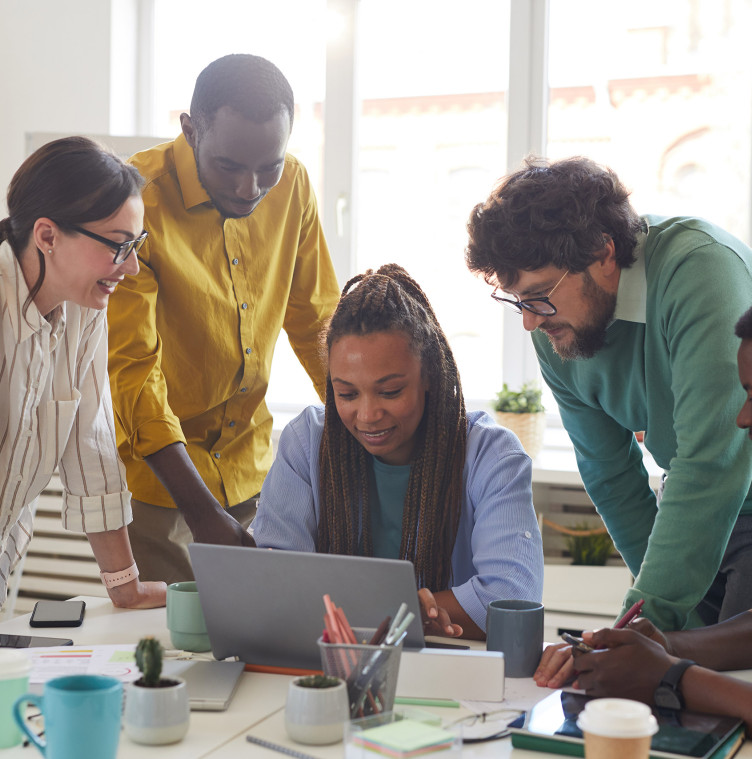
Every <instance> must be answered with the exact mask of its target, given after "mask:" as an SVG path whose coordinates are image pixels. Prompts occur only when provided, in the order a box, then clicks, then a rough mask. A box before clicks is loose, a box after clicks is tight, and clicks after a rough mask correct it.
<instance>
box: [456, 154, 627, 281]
mask: <svg viewBox="0 0 752 759" xmlns="http://www.w3.org/2000/svg"><path fill="white" fill-rule="evenodd" d="M641 226H642V221H641V219H640V217H639V216H638V215H637V213H636V212H635V210H634V209H633V208H632V206H631V204H630V203H629V192H628V190H627V189H626V188H625V187H624V185H623V184H622V183H621V182H620V181H619V178H618V177H617V176H616V174H615V173H614V172H613V171H611V169H608V168H604V167H602V166H599V165H598V164H597V163H595V162H594V161H591V160H590V159H589V158H582V157H574V158H567V159H564V160H562V161H555V162H553V163H550V164H549V163H547V162H546V161H544V160H542V159H539V158H534V157H529V158H527V159H526V160H525V165H524V168H522V169H520V170H519V171H516V172H515V173H514V174H510V175H509V176H507V177H505V178H504V179H502V180H501V182H500V183H499V184H498V185H497V187H496V188H495V189H494V190H493V192H492V193H491V195H490V196H489V198H488V199H487V200H486V201H485V202H483V203H479V204H478V205H477V206H475V208H474V209H473V211H472V213H471V215H470V220H469V221H468V224H467V229H468V232H469V234H470V241H469V243H468V246H467V248H466V249H465V261H466V263H467V265H468V268H469V269H470V271H473V272H476V273H479V274H482V275H483V277H484V278H485V280H486V281H487V282H490V283H492V284H499V285H501V286H502V287H504V288H509V287H512V286H513V285H514V284H515V282H516V281H517V278H518V276H519V272H520V271H535V270H537V269H542V268H543V267H545V266H549V265H553V266H556V267H557V268H559V269H566V270H567V271H571V272H581V271H584V270H585V269H586V268H587V267H588V266H589V265H590V264H591V263H593V261H594V260H595V255H594V254H595V252H597V251H599V250H601V249H602V248H603V246H604V244H605V242H606V241H607V238H608V237H610V238H611V239H612V240H613V241H614V247H615V252H616V253H615V254H616V262H617V264H618V265H619V266H620V267H621V268H622V269H627V268H629V267H630V266H631V265H632V264H633V263H634V261H635V258H634V252H633V251H634V247H635V245H636V243H637V233H638V231H639V230H640V228H641Z"/></svg>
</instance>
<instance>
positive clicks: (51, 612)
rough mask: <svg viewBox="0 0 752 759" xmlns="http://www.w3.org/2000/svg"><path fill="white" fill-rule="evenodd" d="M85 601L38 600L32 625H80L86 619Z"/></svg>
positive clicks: (30, 623)
mask: <svg viewBox="0 0 752 759" xmlns="http://www.w3.org/2000/svg"><path fill="white" fill-rule="evenodd" d="M85 608H86V602H85V601H37V602H36V604H34V611H32V612H31V618H30V619H29V625H30V626H31V627H79V626H80V625H81V623H82V622H83V621H84V609H85Z"/></svg>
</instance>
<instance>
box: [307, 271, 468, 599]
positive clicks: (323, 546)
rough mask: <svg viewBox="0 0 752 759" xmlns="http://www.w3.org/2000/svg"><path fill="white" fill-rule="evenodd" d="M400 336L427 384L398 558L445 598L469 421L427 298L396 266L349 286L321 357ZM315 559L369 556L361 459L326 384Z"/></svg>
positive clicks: (453, 367)
mask: <svg viewBox="0 0 752 759" xmlns="http://www.w3.org/2000/svg"><path fill="white" fill-rule="evenodd" d="M374 332H398V333H400V334H402V335H404V336H405V337H406V338H407V340H408V343H409V345H410V347H411V349H412V350H413V351H414V353H415V355H416V356H417V357H418V358H419V359H420V361H421V367H422V374H423V377H424V379H425V380H426V381H427V384H428V388H429V390H428V393H427V398H426V408H425V411H424V414H423V419H422V421H421V423H420V425H419V426H418V429H417V430H416V433H415V434H416V444H415V453H414V458H413V461H412V462H411V468H410V479H409V483H408V487H407V494H406V496H405V504H404V510H403V514H402V544H401V546H400V554H399V555H400V558H403V559H408V560H409V561H412V562H413V564H414V565H415V575H416V580H417V582H418V586H419V587H427V588H428V589H429V590H431V591H437V590H444V589H446V588H447V587H448V585H449V583H450V580H451V557H452V550H453V548H454V541H455V539H456V537H457V530H458V527H459V520H460V513H461V510H462V493H463V482H462V473H463V467H464V463H465V446H466V441H467V418H466V413H465V401H464V398H463V395H462V387H461V385H460V378H459V373H458V371H457V365H456V363H455V361H454V356H453V355H452V351H451V348H450V347H449V342H448V341H447V339H446V336H445V335H444V332H443V331H442V329H441V327H440V326H439V323H438V321H437V319H436V315H435V314H434V312H433V309H432V308H431V304H430V303H429V302H428V298H426V295H425V293H424V292H423V290H422V289H421V288H420V286H419V285H418V283H417V282H415V281H414V280H413V279H411V278H410V276H409V275H408V274H407V272H406V271H405V270H404V269H403V268H402V267H400V266H398V265H397V264H386V265H385V266H382V267H381V268H380V269H378V271H377V272H376V273H374V272H373V271H372V270H370V269H369V270H368V271H367V272H366V273H365V274H359V275H358V276H356V277H353V278H352V279H351V280H350V281H349V282H348V283H347V284H346V285H345V288H344V290H343V291H342V297H341V298H340V301H339V305H338V306H337V309H336V311H335V312H334V315H333V316H332V318H331V321H330V323H329V327H328V329H327V332H326V349H327V351H331V348H332V345H333V344H334V343H335V342H336V341H337V340H339V339H340V338H342V337H345V336H348V335H358V336H360V335H368V334H372V333H374ZM319 479H320V486H319V487H320V503H321V510H320V516H319V525H318V540H317V550H318V551H319V552H320V553H340V554H356V553H358V552H360V551H362V553H363V554H365V555H366V556H371V555H373V540H372V536H371V524H370V511H369V482H368V480H369V467H368V454H367V452H366V450H365V449H364V448H363V446H362V445H360V443H359V442H358V441H357V440H356V439H355V438H354V437H353V436H352V435H351V434H350V433H349V432H348V430H347V428H346V427H345V425H344V424H343V423H342V421H341V420H340V418H339V415H338V413H337V409H336V406H335V400H334V389H333V387H332V381H331V377H330V376H327V382H326V412H325V422H324V433H323V437H322V440H321V447H320V451H319Z"/></svg>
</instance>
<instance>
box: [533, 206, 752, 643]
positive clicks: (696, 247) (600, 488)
mask: <svg viewBox="0 0 752 759" xmlns="http://www.w3.org/2000/svg"><path fill="white" fill-rule="evenodd" d="M645 221H646V223H647V225H648V234H647V236H646V237H644V236H643V238H642V239H641V240H640V242H639V243H638V249H637V251H636V252H637V253H638V255H640V256H641V257H642V258H643V260H644V265H645V280H646V282H645V283H642V282H640V281H639V280H641V276H640V277H638V278H637V279H638V282H637V283H635V281H634V280H635V277H632V282H631V283H630V287H631V288H632V290H633V292H631V293H630V295H634V289H641V290H642V293H643V297H644V298H645V318H644V322H643V321H628V320H625V319H620V318H618V317H619V314H620V309H619V304H620V302H622V301H623V300H624V299H625V298H626V295H627V293H625V292H624V289H625V288H622V283H621V282H620V287H619V293H618V295H617V311H616V316H617V318H616V319H615V320H614V321H613V323H612V324H611V325H610V327H609V329H608V335H607V343H606V346H605V347H604V348H603V349H602V350H601V351H600V352H599V353H598V354H597V355H595V356H594V357H593V358H590V359H585V360H575V361H566V362H563V361H561V359H559V357H558V356H557V355H556V354H555V353H554V351H553V349H552V348H551V345H550V343H549V340H548V338H547V337H546V336H545V335H544V334H542V333H541V332H540V331H538V330H536V331H535V332H534V333H533V343H534V345H535V349H536V351H537V353H538V359H539V361H540V366H541V370H542V372H543V377H544V378H545V380H546V382H547V383H548V385H549V386H550V388H551V390H552V391H553V394H554V396H555V397H556V400H557V402H558V404H559V410H560V411H561V417H562V421H563V423H564V426H565V428H566V430H567V432H568V433H569V436H570V438H571V440H572V443H573V445H574V448H575V452H576V455H577V464H578V467H579V470H580V475H581V477H582V480H583V482H584V484H585V488H586V490H587V492H588V494H589V495H590V498H591V499H592V501H593V503H594V504H595V506H596V508H597V510H598V512H599V513H600V515H601V516H602V517H603V520H604V522H605V523H606V526H607V527H608V529H609V532H610V533H611V535H612V537H613V539H614V542H615V544H616V547H617V548H618V550H619V552H620V553H621V554H622V556H623V557H624V560H625V562H626V563H627V566H628V567H629V569H630V571H631V572H632V574H633V575H634V576H635V583H634V587H633V588H631V589H630V590H629V591H628V592H627V594H626V597H625V599H624V609H626V608H628V607H629V606H630V605H631V604H632V603H633V602H634V601H636V600H638V599H639V598H644V599H645V606H644V609H643V613H644V614H645V616H647V617H648V618H649V619H651V621H653V623H655V624H656V625H658V626H659V627H660V628H662V629H667V630H672V629H682V628H684V627H691V626H696V625H699V624H701V622H700V620H699V617H698V616H697V614H696V612H693V610H694V607H695V606H696V605H697V604H698V602H699V601H700V600H701V599H702V597H703V596H704V595H705V593H706V591H707V589H708V587H709V585H710V583H711V582H712V580H713V578H714V577H715V575H716V572H717V571H718V567H719V565H720V561H721V559H722V557H723V552H724V550H725V547H726V543H727V541H728V538H729V535H730V533H731V530H732V529H733V526H734V523H735V521H736V518H737V515H738V514H739V513H740V510H741V511H742V512H744V513H752V496H751V495H750V493H749V490H750V483H751V482H752V443H750V441H749V440H747V439H746V435H745V433H744V432H742V431H741V430H739V429H737V427H736V425H735V418H736V415H737V413H738V411H739V409H740V407H741V405H742V403H743V401H744V399H745V398H746V394H745V393H744V391H743V390H742V388H741V386H740V384H739V378H738V373H737V365H736V352H737V350H738V348H739V340H738V338H736V337H735V336H734V324H735V323H736V320H737V319H738V318H739V317H740V316H741V315H742V313H743V312H744V311H746V310H747V309H748V308H749V307H750V306H751V305H752V273H751V271H752V251H751V250H750V249H749V248H748V247H747V246H746V245H744V244H743V243H741V242H740V241H739V240H737V239H736V238H734V237H733V236H731V235H729V234H727V233H726V232H724V231H723V230H721V229H719V228H718V227H715V226H713V225H712V224H709V223H708V222H705V221H702V220H700V219H694V218H662V217H654V216H647V217H645ZM637 268H639V266H637ZM625 279H626V278H625V276H624V273H622V280H625ZM645 287H646V288H647V289H646V292H645ZM636 430H645V447H646V448H647V449H648V450H649V451H650V453H651V454H652V455H653V457H654V458H655V461H656V462H657V463H658V465H659V466H661V467H662V468H663V469H664V470H665V471H666V472H667V473H668V479H667V480H666V485H665V489H664V493H663V498H662V501H661V504H660V509H658V508H657V507H656V498H655V494H654V493H653V491H652V490H651V488H650V485H649V483H648V475H647V472H646V470H645V468H644V466H643V464H642V454H641V450H640V447H639V445H638V444H637V442H636V441H635V438H634V435H633V434H632V433H633V431H636ZM622 611H623V610H622Z"/></svg>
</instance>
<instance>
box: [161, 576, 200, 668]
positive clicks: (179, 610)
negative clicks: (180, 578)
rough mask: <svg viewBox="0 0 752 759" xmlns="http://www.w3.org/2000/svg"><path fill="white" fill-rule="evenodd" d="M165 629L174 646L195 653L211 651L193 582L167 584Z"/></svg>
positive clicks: (196, 590)
mask: <svg viewBox="0 0 752 759" xmlns="http://www.w3.org/2000/svg"><path fill="white" fill-rule="evenodd" d="M167 629H168V630H169V631H170V640H171V641H172V645H173V647H174V648H178V649H180V650H181V651H194V652H196V653H199V652H202V651H211V643H210V642H209V635H208V633H207V632H206V623H205V622H204V612H203V611H202V610H201V601H200V600H199V597H198V589H197V588H196V583H195V582H174V583H172V585H168V586H167Z"/></svg>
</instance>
